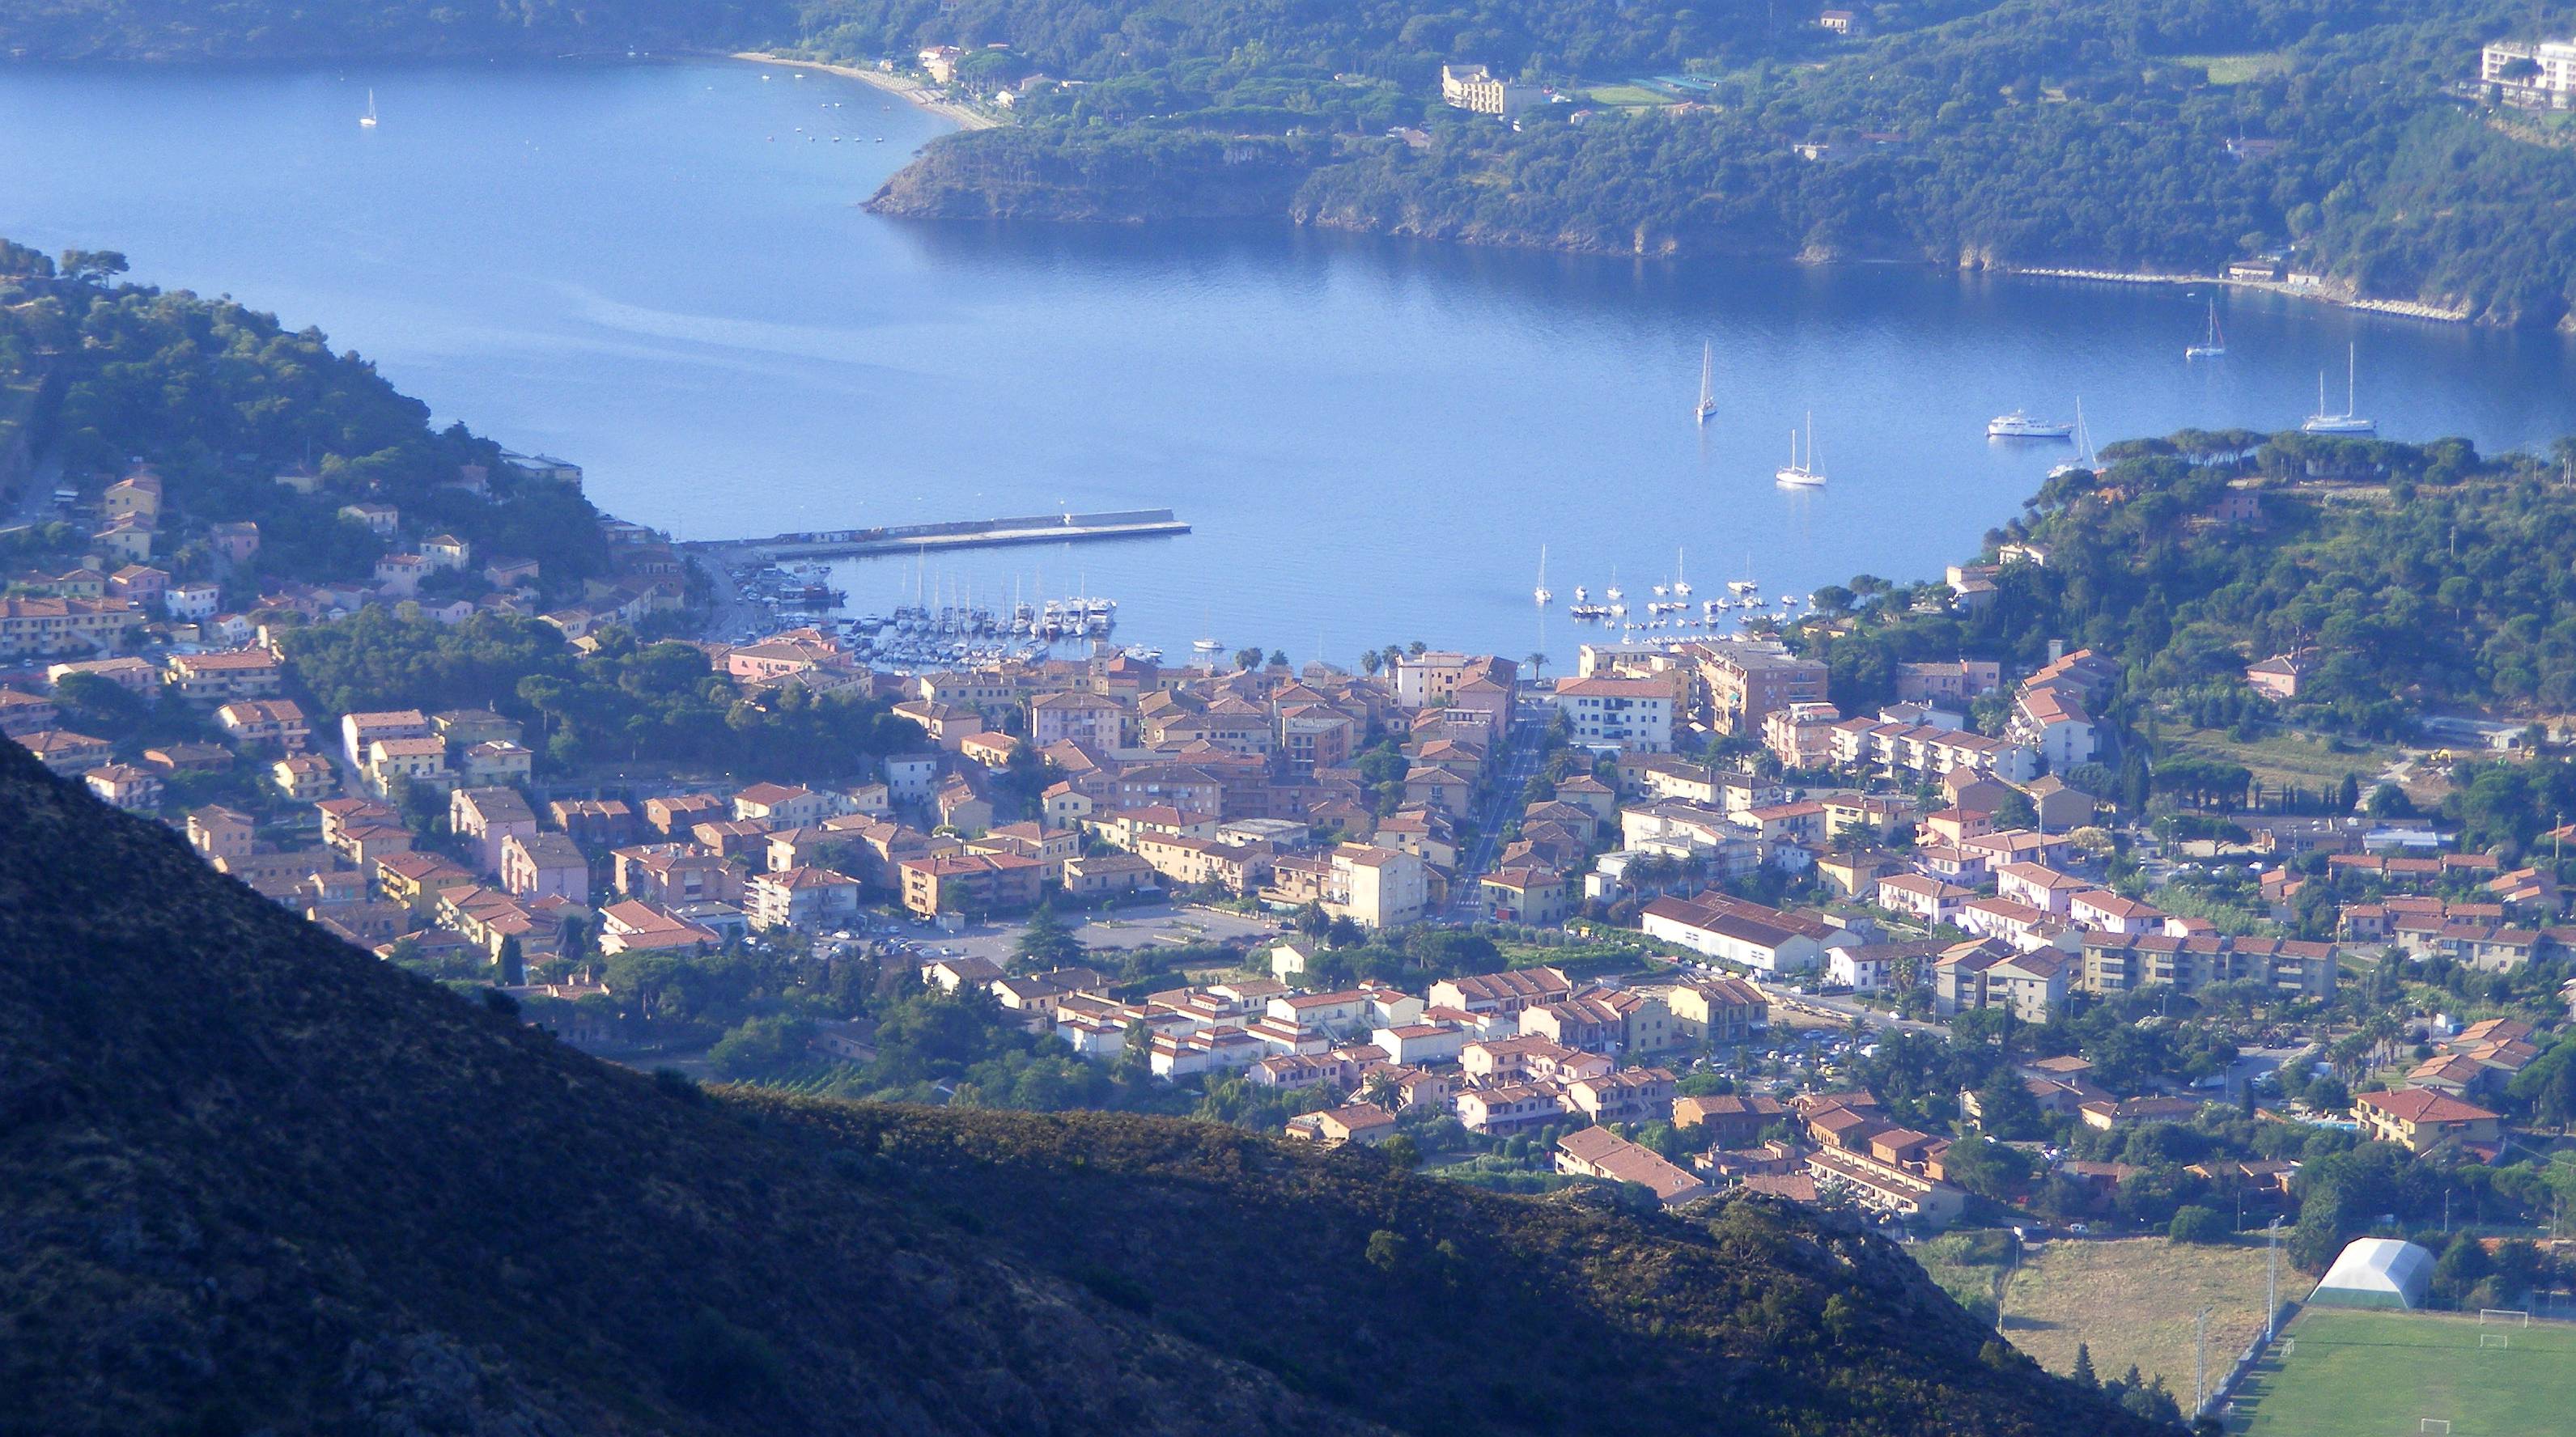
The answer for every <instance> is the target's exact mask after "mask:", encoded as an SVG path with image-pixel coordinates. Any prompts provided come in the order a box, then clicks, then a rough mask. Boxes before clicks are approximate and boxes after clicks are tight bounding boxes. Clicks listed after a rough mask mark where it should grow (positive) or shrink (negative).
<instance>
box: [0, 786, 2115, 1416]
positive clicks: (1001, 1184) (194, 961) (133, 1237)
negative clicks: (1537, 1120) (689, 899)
mask: <svg viewBox="0 0 2576 1437" xmlns="http://www.w3.org/2000/svg"><path fill="white" fill-rule="evenodd" d="M1985 1337H1986V1334H1985V1333H1984V1332H1983V1331H1982V1330H1981V1329H1979V1328H1978V1327H1976V1326H1975V1324H1974V1323H1972V1322H1971V1321H1970V1320H1969V1319H1968V1318H1967V1317H1966V1316H1965V1315H1964V1314H1962V1313H1961V1312H1960V1311H1959V1310H1958V1309H1957V1308H1955V1307H1953V1306H1952V1305H1951V1304H1950V1303H1949V1302H1948V1300H1947V1299H1946V1298H1943V1297H1942V1296H1940V1295H1939V1293H1938V1292H1937V1291H1936V1290H1935V1289H1933V1288H1932V1287H1931V1286H1930V1285H1929V1283H1928V1282H1927V1281H1926V1280H1925V1279H1924V1278H1923V1277H1922V1275H1921V1274H1920V1272H1919V1271H1917V1270H1915V1269H1914V1268H1913V1267H1912V1265H1911V1264H1910V1263H1908V1262H1907V1261H1906V1260H1905V1259H1904V1258H1903V1257H1902V1256H1901V1255H1899V1254H1898V1253H1896V1252H1895V1251H1894V1250H1893V1249H1891V1248H1889V1247H1887V1246H1885V1245H1884V1244H1882V1243H1879V1242H1877V1241H1875V1240H1874V1239H1869V1238H1865V1237H1862V1236H1860V1235H1859V1234H1857V1233H1851V1232H1845V1231H1842V1230H1840V1229H1838V1228H1836V1227H1834V1226H1832V1224H1831V1221H1830V1220H1827V1222H1826V1225H1825V1226H1823V1227H1819V1226H1818V1225H1817V1223H1816V1222H1815V1221H1814V1220H1811V1219H1809V1218H1807V1217H1805V1216H1802V1215H1798V1214H1794V1213H1788V1212H1783V1211H1779V1210H1774V1209H1771V1208H1768V1207H1766V1206H1762V1205H1756V1204H1740V1205H1736V1206H1733V1207H1729V1208H1727V1209H1725V1210H1723V1211H1722V1212H1721V1213H1720V1214H1719V1215H1718V1216H1716V1217H1715V1218H1714V1219H1713V1220H1712V1221H1711V1222H1709V1223H1708V1224H1707V1225H1706V1226H1697V1225H1691V1224H1685V1223H1683V1222H1680V1221H1676V1220H1666V1219H1658V1220H1655V1221H1653V1222H1651V1223H1639V1222H1637V1221H1634V1220H1630V1219H1626V1218H1618V1217H1611V1216H1605V1215H1599V1214H1595V1213H1592V1212H1587V1211H1583V1210H1580V1209H1579V1208H1577V1207H1575V1206H1572V1205H1553V1206H1552V1205H1545V1204H1540V1203H1534V1202H1527V1201H1522V1200H1517V1199H1511V1198H1503V1197H1497V1196H1493V1195H1489V1194H1484V1193H1479V1192H1475V1191H1471V1190H1468V1189H1465V1188H1461V1187H1454V1186H1450V1185H1446V1184H1442V1183H1437V1182H1433V1181H1430V1180H1425V1179H1416V1178H1397V1177H1392V1176H1390V1175H1389V1174H1388V1173H1387V1171H1386V1170H1385V1168H1384V1166H1383V1165H1382V1164H1381V1163H1380V1162H1379V1161H1378V1160H1376V1159H1375V1158H1374V1157H1371V1156H1367V1155H1360V1154H1351V1155H1338V1156H1337V1155H1318V1154H1312V1153H1304V1152H1291V1151H1288V1150H1286V1149H1283V1148H1282V1147H1280V1146H1278V1145H1276V1144H1272V1143H1269V1142H1266V1141H1263V1140H1260V1139H1255V1138H1249V1137H1246V1136H1244V1135H1242V1134H1240V1133H1237V1132H1233V1131H1230V1130H1226V1129H1221V1128H1214V1127H1207V1126H1200V1125H1193V1124H1186V1123H1173V1122H1159V1121H1147V1120H1137V1119H1121V1118H1108V1117H1094V1118H1082V1119H1073V1120H1056V1119H1045V1118H1034V1117H1027V1116H1017V1115H1008V1114H1001V1113H975V1112H955V1111H936V1112H934V1111H922V1110H911V1109H892V1108H864V1107H835V1106H830V1105H822V1104H793V1103H786V1102H780V1101H775V1100H756V1099H752V1098H748V1097H743V1096H739V1095H722V1096H710V1095H705V1094H701V1093H698V1092H697V1091H695V1090H693V1089H690V1088H688V1087H686V1086H685V1085H665V1084H661V1083H657V1082H655V1081H653V1080H650V1079H647V1078H644V1077H641V1076H639V1075H636V1074H633V1073H630V1072H626V1071H623V1070H620V1069H617V1068H613V1067H609V1066H606V1065H603V1064H600V1063H597V1062H594V1061H592V1060H590V1059H587V1058H584V1057H582V1056H580V1055H579V1054H577V1053H574V1052H572V1051H571V1050H569V1049H567V1048H564V1047H561V1046H559V1045H557V1044H555V1043H554V1042H553V1041H552V1040H551V1039H548V1038H545V1037H543V1036H541V1035H538V1034H535V1033H533V1032H530V1031H527V1030H525V1029H523V1028H521V1027H520V1026H518V1025H517V1024H516V1023H515V1022H514V1021H512V1020H511V1019H509V1018H507V1017H505V1016H503V1015H501V1014H499V1013H496V1012H492V1011H489V1010H487V1009H485V1008H483V1007H481V1006H478V1005H475V1004H472V1003H468V1002H464V1001H460V1000H459V999H457V998H455V997H452V996H450V995H449V994H448V993H446V992H445V991H443V990H440V989H438V988H436V987H434V986H432V985H429V984H427V983H424V982H421V981H419V980H416V979H413V978H410V977H408V976H406V975H404V974H402V973H400V972H398V971H396V970H393V969H391V968H388V967H386V966H384V965H381V964H378V963H376V962H374V961H372V960H369V959H366V958H364V957H362V956H360V955H359V954H357V953H356V952H355V951H354V950H351V949H348V948H345V947H343V946H340V945H338V944H337V943H335V942H333V941H331V940H330V939H328V938H326V937H324V936H323V935H322V934H320V933H319V932H318V931H316V930H314V929H312V928H310V927H308V926H307V925H304V924H302V923H300V922H297V921H295V920H293V919H292V918H290V917H288V916H287V915H286V914H284V913H283V912H281V911H279V910H277V909H275V908H273V907H271V906H269V905H267V904H265V903H263V902H262V901H260V900H259V899H257V898H255V897H254V896H253V895H252V894H251V893H250V892H249V891H248V890H246V889H243V888H240V887H238V886H236V885H234V884H232V883H231V882H230V881H229V880H225V879H222V878H219V877H217V876H216V875H214V874H213V873H211V872H210V871H209V870H206V869H205V868H203V867H202V866H200V865H199V864H198V863H197V862H196V860H195V859H194V858H193V856H191V855H190V854H189V853H188V852H187V851H186V850H185V848H184V847H183V846H182V845H181V844H180V843H179V842H178V841H177V840H176V839H175V838H174V837H172V836H170V835H169V834H167V833H165V832H163V831H162V830H160V829H158V828H157V827H155V826H153V825H151V824H148V823H146V822H144V821H142V820H139V819H132V818H128V817H124V816H121V815H116V814H113V813H110V812H109V811H107V810H106V809H104V808H102V807H100V806H99V805H97V804H96V803H94V802H92V801H91V800H90V799H89V798H88V797H87V796H86V795H85V794H82V793H80V792H79V791H77V790H75V789H73V788H70V787H68V786H66V785H62V784H59V783H57V782H55V781H54V780H52V779H51V778H49V777H47V776H46V775H44V774H43V773H42V772H41V771H39V770H38V769H36V767H35V766H34V765H33V764H32V762H30V761H29V760H28V759H27V758H26V757H25V755H24V754H23V753H22V752H21V751H20V750H18V749H17V748H16V746H14V745H0V1392H5V1393H7V1394H9V1400H8V1401H6V1402H0V1431H5V1432H11V1433H17V1432H29V1433H32V1432H40V1431H41V1432H47V1433H87V1432H98V1433H104V1432H120V1433H126V1432H164V1431H188V1432H204V1433H221V1432H234V1431H251V1430H270V1431H277V1432H284V1433H292V1432H307V1431H325V1430H327V1431H335V1432H337V1431H373V1432H453V1433H513V1434H550V1433H576V1432H638V1433H641V1432H727V1431H741V1432H763V1433H768V1432H781V1433H785V1432H795V1433H806V1432H854V1433H855V1432H867V1433H874V1432H908V1433H910V1432H918V1433H985V1432H1002V1431H1011V1432H1102V1431H1119V1432H1138V1433H1156V1432H1174V1433H1178V1432H1199V1431H1205V1432H1220V1431H1221V1432H1228V1433H1246V1432H1288V1431H1297V1432H1301V1433H1338V1432H1365V1431H1377V1430H1385V1429H1390V1428H1392V1429H1404V1430H1416V1431H1454V1432H1465V1431H1478V1432H1483V1431H1498V1432H1513V1431H1529V1432H1547V1431H1569V1432H1570V1431H1614V1430H1615V1431H1623V1432H1637V1433H1661V1432H1671V1433H1684V1432H1688V1433H1694V1434H1699V1433H1709V1432H1815V1433H1825V1432H1832V1433H1846V1434H1847V1433H1911V1432H1928V1431H1940V1432H1951V1433H2015V1434H2018V1433H2029V1434H2040V1433H2060V1432H2065V1431H2070V1430H2082V1431H2087V1432H2097V1433H2107V1434H2118V1433H2123V1432H2127V1431H2132V1430H2142V1429H2137V1428H2135V1426H2134V1424H2131V1423H2129V1422H2127V1421H2126V1420H2125V1419H2123V1418H2121V1417H2120V1416H2118V1415H2117V1414H2114V1413H2110V1412H2107V1411H2104V1410H2102V1409H2101V1408H2099V1407H2098V1406H2097V1405H2096V1404H2095V1402H2094V1400H2093V1399H2091V1398H2090V1397H2088V1396H2085V1395H2083V1394H2080V1393H2079V1392H2077V1391H2076V1390H2075V1389H2074V1388H2072V1387H2070V1386H2068V1385H2066V1384H2063V1383H2060V1382H2057V1381H2054V1380H2052V1379H2048V1378H2045V1377H2043V1376H2041V1375H2040V1374H2039V1373H2038V1372H2037V1371H2036V1370H2035V1369H2033V1368H2031V1367H2030V1366H2029V1365H2028V1364H2026V1363H2024V1362H2022V1361H2020V1360H2019V1359H2017V1358H2004V1359H2001V1360H1996V1361H1987V1360H1981V1357H1980V1348H1981V1345H1982V1344H1983V1342H1984V1340H1985Z"/></svg>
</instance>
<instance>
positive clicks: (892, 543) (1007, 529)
mask: <svg viewBox="0 0 2576 1437" xmlns="http://www.w3.org/2000/svg"><path fill="white" fill-rule="evenodd" d="M1188 532H1190V526H1189V525H1188V524H1185V523H1183V522H1182V521H1181V520H1179V519H1177V518H1174V517H1173V515H1172V511H1171V510H1169V509H1126V510H1120V511H1118V512H1116V513H1110V514H1073V513H1063V514H1033V515H1023V516H1021V517H1018V518H1010V519H959V520H952V521H950V522H947V523H944V524H893V525H886V526H882V527H879V528H874V529H821V530H814V531H811V532H807V533H798V534H774V535H771V536H770V537H769V538H766V539H718V540H711V541H706V542H700V543H692V544H690V545H688V546H687V547H689V548H693V549H714V550H724V551H728V552H730V553H734V554H751V555H757V556H758V557H759V558H761V559H762V560H765V561H767V562H769V563H773V564H774V563H780V562H783V561H786V560H790V559H855V558H866V557H869V556H871V555H879V554H915V553H924V552H928V551H932V550H947V549H990V548H997V547H999V546H1001V545H1005V544H1063V543H1070V542H1073V541H1076V540H1093V539H1149V538H1157V537H1160V536H1163V535H1166V534H1186V533H1188Z"/></svg>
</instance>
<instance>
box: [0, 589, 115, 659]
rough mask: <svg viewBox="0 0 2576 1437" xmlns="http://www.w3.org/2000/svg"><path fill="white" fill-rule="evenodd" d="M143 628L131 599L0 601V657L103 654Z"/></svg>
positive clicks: (29, 599) (30, 599) (31, 599)
mask: <svg viewBox="0 0 2576 1437" xmlns="http://www.w3.org/2000/svg"><path fill="white" fill-rule="evenodd" d="M142 627H143V610H142V609H141V608H139V607H137V606H136V604H135V602H134V601H133V600H132V599H117V598H104V599H75V598H59V599H57V598H27V599H0V656H22V655H33V654H92V653H102V652H106V651H108V650H111V649H114V648H116V647H117V646H118V645H119V644H121V643H123V642H124V641H125V639H126V637H127V636H128V635H129V634H132V633H134V632H137V631H139V630H140V629H142Z"/></svg>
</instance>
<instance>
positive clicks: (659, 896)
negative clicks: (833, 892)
mask: <svg viewBox="0 0 2576 1437" xmlns="http://www.w3.org/2000/svg"><path fill="white" fill-rule="evenodd" d="M612 857H613V858H614V860H615V868H614V881H615V884H616V887H617V891H618V892H620V893H623V894H626V895H628V896H629V897H633V898H641V899H643V900H645V901H647V902H650V903H657V904H660V905H662V906H663V907H665V908H672V909H678V908H683V907H686V906H688V905H690V904H693V903H725V902H730V901H732V900H733V899H735V898H738V897H740V896H741V889H742V884H741V880H740V877H739V875H738V874H737V872H736V871H735V869H734V867H733V866H732V865H731V864H729V863H727V862H725V861H724V860H723V859H721V858H718V857H717V856H716V855H714V854H712V853H709V852H707V851H706V850H705V849H703V848H700V847H698V846H697V845H695V844H689V843H648V844H641V845H638V846H636V847H632V848H621V849H618V850H617V851H616V853H615V854H614V855H612ZM797 866H798V865H796V864H772V865H771V867H772V868H773V869H774V870H778V871H784V870H785V869H788V868H793V867H797Z"/></svg>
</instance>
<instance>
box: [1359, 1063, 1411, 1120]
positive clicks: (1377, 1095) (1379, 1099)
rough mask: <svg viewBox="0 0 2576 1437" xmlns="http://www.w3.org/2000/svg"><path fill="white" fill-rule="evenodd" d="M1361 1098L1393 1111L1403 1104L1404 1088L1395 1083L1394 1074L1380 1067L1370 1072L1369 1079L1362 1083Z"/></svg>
mask: <svg viewBox="0 0 2576 1437" xmlns="http://www.w3.org/2000/svg"><path fill="white" fill-rule="evenodd" d="M1360 1098H1361V1100H1362V1101H1364V1102H1369V1103H1374V1104H1376V1105H1377V1106H1379V1107H1381V1108H1384V1109H1386V1110H1387V1111H1388V1112H1390V1113H1391V1112H1394V1111H1395V1110H1396V1109H1397V1108H1398V1107H1400V1106H1402V1105H1403V1103H1404V1090H1403V1089H1402V1088H1399V1087H1397V1086H1396V1085H1395V1075H1394V1074H1392V1073H1389V1072H1387V1071H1385V1070H1384V1069H1380V1070H1378V1071H1377V1072H1374V1073H1371V1074H1369V1080H1368V1081H1367V1082H1366V1083H1363V1084H1361V1085H1360Z"/></svg>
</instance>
